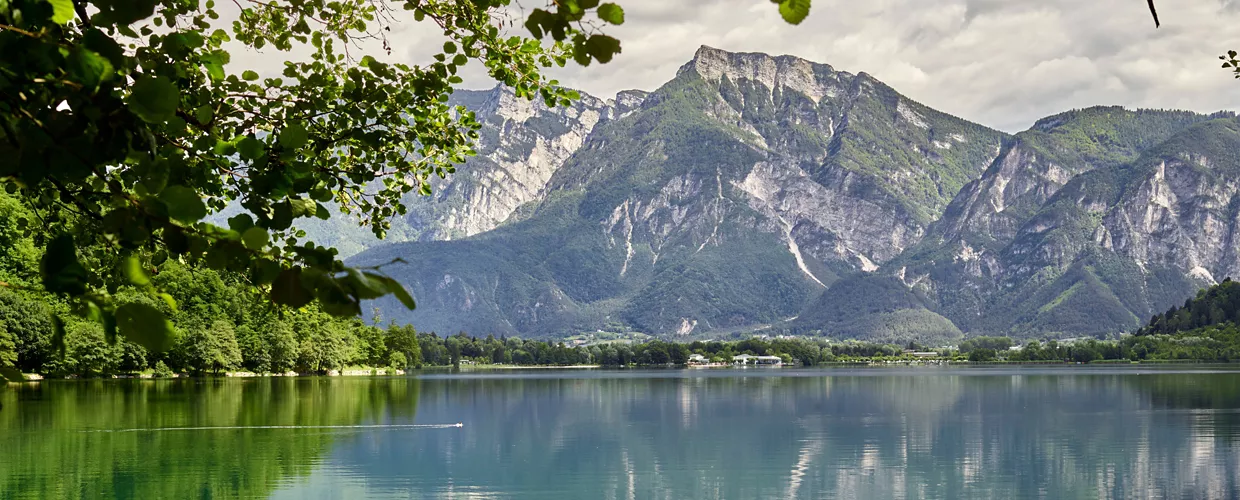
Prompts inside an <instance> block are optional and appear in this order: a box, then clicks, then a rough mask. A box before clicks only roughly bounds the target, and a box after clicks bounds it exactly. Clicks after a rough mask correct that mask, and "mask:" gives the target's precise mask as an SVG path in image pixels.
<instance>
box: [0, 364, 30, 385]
mask: <svg viewBox="0 0 1240 500" xmlns="http://www.w3.org/2000/svg"><path fill="white" fill-rule="evenodd" d="M0 380H8V381H9V382H21V381H23V380H26V377H25V376H23V375H22V372H21V370H18V369H17V367H16V366H9V365H6V364H0Z"/></svg>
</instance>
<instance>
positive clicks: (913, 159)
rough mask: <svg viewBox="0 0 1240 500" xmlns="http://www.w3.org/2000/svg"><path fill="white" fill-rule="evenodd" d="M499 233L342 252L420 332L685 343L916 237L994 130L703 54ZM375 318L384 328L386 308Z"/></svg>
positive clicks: (737, 58)
mask: <svg viewBox="0 0 1240 500" xmlns="http://www.w3.org/2000/svg"><path fill="white" fill-rule="evenodd" d="M614 116H617V118H615V119H609V120H606V121H602V122H600V123H599V124H598V125H596V126H595V128H594V130H593V131H592V132H591V133H590V134H589V137H588V138H587V139H586V141H585V143H584V144H583V145H582V146H581V148H580V149H578V150H577V151H576V152H575V153H574V154H573V155H572V156H571V157H570V158H569V159H568V160H567V161H566V162H565V163H564V164H563V165H562V166H561V167H560V168H559V169H557V170H556V171H555V173H554V174H553V175H552V176H551V177H550V179H549V180H548V182H547V185H546V188H545V189H544V191H543V194H542V196H541V199H539V200H536V201H533V202H530V203H528V204H527V205H526V206H524V207H522V208H521V209H520V210H518V211H517V212H516V213H515V214H514V215H513V216H512V217H511V218H510V219H509V221H508V223H506V224H504V225H502V226H500V227H499V228H497V229H495V230H492V231H489V232H484V233H481V234H478V235H475V236H474V237H472V238H467V239H464V240H454V241H437V242H409V243H400V244H394V245H388V246H383V247H379V248H375V249H372V250H370V251H367V252H365V253H363V254H362V255H359V256H358V257H357V258H356V262H357V263H359V264H375V263H381V262H386V261H390V260H391V259H393V258H395V257H398V256H399V257H401V258H403V259H404V260H406V261H407V262H408V263H409V264H408V265H404V266H393V267H392V270H391V272H392V273H393V275H394V276H396V277H397V278H400V279H402V280H404V281H405V282H406V283H411V284H413V287H414V291H415V292H416V293H417V295H418V296H420V297H423V300H424V302H425V301H428V300H429V301H430V303H429V304H424V305H423V307H420V308H419V310H417V311H414V312H413V313H412V314H410V315H408V316H397V319H399V320H405V321H411V322H413V323H414V324H417V325H421V327H422V328H424V329H438V330H449V331H450V330H451V329H459V328H465V329H467V330H470V331H493V332H496V333H519V334H526V335H530V334H540V333H546V334H551V333H563V332H569V331H575V330H585V329H589V330H593V329H599V328H603V329H636V330H640V331H646V332H651V333H657V334H688V333H693V332H695V331H699V330H708V331H709V330H717V329H726V328H738V327H746V326H750V325H754V324H763V323H772V322H777V321H781V320H783V319H786V318H789V317H792V316H795V315H797V314H798V313H799V311H800V310H801V308H802V307H803V306H804V305H805V303H806V301H807V300H808V299H810V298H812V297H813V296H814V295H816V294H817V293H818V292H820V291H821V290H822V289H823V288H825V286H826V285H828V284H830V283H831V282H833V281H835V280H836V279H837V277H838V276H840V275H842V274H850V273H853V272H857V271H859V270H865V269H873V268H875V267H876V266H878V265H881V264H882V263H883V262H886V261H887V260H890V259H891V258H893V257H895V256H896V255H898V254H899V253H900V252H901V251H902V250H903V249H904V248H906V247H907V246H909V245H911V244H912V243H914V242H916V241H917V240H918V239H920V238H921V236H922V235H923V234H924V233H925V231H926V229H927V227H928V226H929V225H930V224H931V223H932V222H933V220H935V219H937V218H938V217H939V216H940V215H941V214H942V211H943V210H944V208H945V207H946V206H947V203H948V202H949V200H950V196H951V194H953V193H955V192H956V191H958V190H959V189H960V187H961V186H963V185H964V184H965V183H966V182H968V181H969V180H970V179H972V178H974V177H976V176H977V175H979V174H980V173H981V171H982V170H983V169H984V168H985V166H986V165H987V164H988V163H989V161H990V160H991V158H993V155H994V154H995V153H996V151H997V150H998V148H999V146H1000V144H1001V142H1002V140H1003V139H1004V137H1005V136H1004V134H1002V133H1000V132H997V131H994V130H990V129H987V128H985V127H982V126H980V125H976V124H972V123H969V122H966V121H964V120H961V119H958V118H955V117H952V116H950V115H946V114H943V113H939V112H937V111H934V110H931V109H929V108H927V107H925V106H922V105H920V104H918V103H916V102H914V101H911V100H909V99H907V98H905V97H903V96H901V95H900V94H898V93H897V92H895V91H894V90H892V89H891V88H890V87H888V86H886V85H884V84H882V83H881V82H879V81H877V80H875V79H874V78H872V77H870V76H869V75H866V74H857V75H854V74H850V73H846V72H841V71H836V70H834V69H832V68H831V67H830V66H826V65H820V64H813V63H810V62H808V61H805V60H802V59H797V58H793V57H787V56H783V57H770V56H766V55H762V54H733V53H728V52H723V51H719V50H715V49H711V48H708V47H703V48H702V49H701V50H699V51H698V53H697V56H696V57H695V58H694V60H693V61H691V62H689V63H688V64H686V65H685V66H684V67H682V68H681V70H680V71H679V72H678V74H677V76H676V78H674V79H673V80H672V81H670V82H668V83H667V84H665V85H664V86H663V87H661V88H659V89H658V90H656V91H655V92H653V93H651V94H649V95H648V96H645V98H644V99H643V101H642V103H641V104H640V106H639V107H638V108H636V109H634V110H632V111H631V112H629V113H617V114H614ZM389 314H399V313H396V312H395V311H392V313H389Z"/></svg>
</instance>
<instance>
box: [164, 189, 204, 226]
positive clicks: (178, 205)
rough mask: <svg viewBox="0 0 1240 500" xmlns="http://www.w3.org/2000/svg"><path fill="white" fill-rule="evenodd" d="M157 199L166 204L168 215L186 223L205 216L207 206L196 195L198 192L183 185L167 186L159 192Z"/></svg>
mask: <svg viewBox="0 0 1240 500" xmlns="http://www.w3.org/2000/svg"><path fill="white" fill-rule="evenodd" d="M159 200H160V201H162V202H164V204H165V205H168V217H171V218H173V219H175V220H178V221H181V222H184V223H186V224H190V223H194V222H197V221H199V220H202V218H203V217H206V216H207V206H206V205H205V204H203V203H202V198H199V197H198V192H197V191H194V190H193V189H190V188H187V187H185V186H168V187H167V188H164V190H163V192H162V193H159Z"/></svg>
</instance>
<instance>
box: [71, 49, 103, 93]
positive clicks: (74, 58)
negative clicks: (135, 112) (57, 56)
mask: <svg viewBox="0 0 1240 500" xmlns="http://www.w3.org/2000/svg"><path fill="white" fill-rule="evenodd" d="M65 64H66V66H67V69H68V70H69V74H70V75H71V76H72V77H73V79H74V80H76V81H77V82H79V83H81V84H82V87H83V88H85V89H87V90H89V91H91V92H94V91H96V90H98V89H99V84H100V83H101V82H103V81H105V80H107V79H108V78H111V77H112V72H113V69H112V63H111V62H108V60H107V59H104V58H103V56H101V55H99V54H96V53H94V52H93V51H90V50H87V49H84V48H81V47H76V48H74V49H73V51H72V52H70V53H69V57H68V59H67V60H66V61H65Z"/></svg>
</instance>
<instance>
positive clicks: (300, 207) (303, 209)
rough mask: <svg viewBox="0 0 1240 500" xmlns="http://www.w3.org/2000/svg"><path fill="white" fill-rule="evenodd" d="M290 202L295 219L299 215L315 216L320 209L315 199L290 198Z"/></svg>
mask: <svg viewBox="0 0 1240 500" xmlns="http://www.w3.org/2000/svg"><path fill="white" fill-rule="evenodd" d="M288 203H289V209H290V210H291V212H292V215H293V218H294V219H296V218H298V217H310V216H313V215H314V214H315V212H316V211H317V209H318V207H317V206H316V203H314V200H303V199H300V198H290V199H289V200H288Z"/></svg>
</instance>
